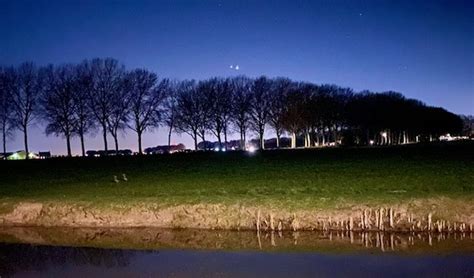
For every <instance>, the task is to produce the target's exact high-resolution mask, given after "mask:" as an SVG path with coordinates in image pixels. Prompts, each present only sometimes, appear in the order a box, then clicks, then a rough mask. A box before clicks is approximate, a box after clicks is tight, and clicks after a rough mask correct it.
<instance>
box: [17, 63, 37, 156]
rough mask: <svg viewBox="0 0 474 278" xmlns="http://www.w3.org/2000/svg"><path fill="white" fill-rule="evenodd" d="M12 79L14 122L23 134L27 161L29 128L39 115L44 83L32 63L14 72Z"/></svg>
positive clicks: (23, 65) (21, 66) (25, 64)
mask: <svg viewBox="0 0 474 278" xmlns="http://www.w3.org/2000/svg"><path fill="white" fill-rule="evenodd" d="M11 77H12V86H11V93H12V104H13V106H14V121H15V123H16V125H17V126H18V128H19V129H20V131H21V132H22V133H23V140H24V144H25V152H26V159H28V154H29V148H28V128H29V127H30V125H31V124H32V123H33V122H34V120H35V119H36V117H37V115H38V105H39V104H38V99H39V97H40V94H41V91H42V81H41V77H40V75H39V71H38V69H37V67H36V66H35V65H34V64H33V63H30V62H27V63H23V64H21V65H20V66H19V67H17V68H16V69H14V70H12V72H11Z"/></svg>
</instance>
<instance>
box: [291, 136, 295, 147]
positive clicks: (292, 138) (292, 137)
mask: <svg viewBox="0 0 474 278" xmlns="http://www.w3.org/2000/svg"><path fill="white" fill-rule="evenodd" d="M291 148H292V149H294V148H296V133H294V132H292V133H291Z"/></svg>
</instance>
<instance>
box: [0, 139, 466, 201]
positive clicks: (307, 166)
mask: <svg viewBox="0 0 474 278" xmlns="http://www.w3.org/2000/svg"><path fill="white" fill-rule="evenodd" d="M0 173H1V174H0V177H1V180H0V201H2V202H4V203H15V202H19V201H40V202H48V201H53V202H57V201H60V202H74V203H84V202H85V203H90V204H94V205H97V206H102V205H106V206H107V205H110V204H131V203H135V202H145V203H146V202H152V203H157V204H160V205H176V204H196V203H223V204H235V203H241V204H245V205H260V204H265V205H272V206H274V207H280V206H281V207H285V208H288V207H289V208H313V207H322V208H324V207H339V206H344V204H348V203H352V204H354V203H364V204H377V203H390V202H400V201H405V200H411V199H416V198H430V197H440V196H442V197H449V198H455V199H459V200H472V199H474V198H473V197H474V144H473V142H461V143H453V144H432V145H409V146H399V147H374V148H349V149H344V148H333V149H312V150H280V151H265V152H262V153H254V154H250V153H243V152H227V153H182V154H172V155H158V156H143V157H138V156H134V157H107V158H74V159H59V158H58V159H50V160H35V161H33V160H32V161H0ZM122 173H125V174H126V175H127V177H128V179H129V181H128V182H124V181H121V182H120V183H118V184H116V183H114V182H113V178H112V177H113V175H117V176H118V177H119V178H120V177H121V175H122Z"/></svg>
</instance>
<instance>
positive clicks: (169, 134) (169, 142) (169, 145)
mask: <svg viewBox="0 0 474 278" xmlns="http://www.w3.org/2000/svg"><path fill="white" fill-rule="evenodd" d="M172 131H173V126H172V125H170V130H169V131H168V148H169V147H171V132H172Z"/></svg>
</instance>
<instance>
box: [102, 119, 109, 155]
mask: <svg viewBox="0 0 474 278" xmlns="http://www.w3.org/2000/svg"><path fill="white" fill-rule="evenodd" d="M102 136H103V138H104V151H105V155H107V151H108V147H107V126H105V125H102Z"/></svg>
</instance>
